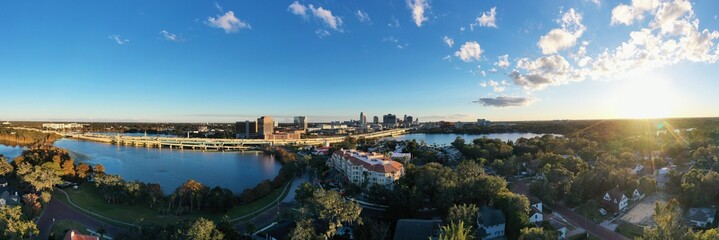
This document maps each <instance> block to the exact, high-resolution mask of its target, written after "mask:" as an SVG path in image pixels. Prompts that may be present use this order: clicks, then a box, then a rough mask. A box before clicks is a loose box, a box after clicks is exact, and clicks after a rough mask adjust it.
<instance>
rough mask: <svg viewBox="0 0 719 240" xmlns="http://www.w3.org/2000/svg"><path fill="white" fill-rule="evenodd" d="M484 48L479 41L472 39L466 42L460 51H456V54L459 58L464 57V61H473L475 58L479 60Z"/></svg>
mask: <svg viewBox="0 0 719 240" xmlns="http://www.w3.org/2000/svg"><path fill="white" fill-rule="evenodd" d="M482 52H484V51H483V50H482V48H481V47H480V46H479V43H477V42H475V41H470V42H466V43H464V44H463V45H462V46H461V47H460V48H459V51H456V52H455V53H454V56H456V57H459V59H462V61H464V62H471V61H474V60H479V59H480V58H481V57H482Z"/></svg>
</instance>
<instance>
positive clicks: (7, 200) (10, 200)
mask: <svg viewBox="0 0 719 240" xmlns="http://www.w3.org/2000/svg"><path fill="white" fill-rule="evenodd" d="M20 200H21V198H20V194H19V191H18V190H17V189H14V188H10V187H2V188H0V207H5V206H19V205H20Z"/></svg>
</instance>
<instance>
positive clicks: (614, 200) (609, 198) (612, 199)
mask: <svg viewBox="0 0 719 240" xmlns="http://www.w3.org/2000/svg"><path fill="white" fill-rule="evenodd" d="M600 204H601V205H602V207H604V208H606V209H607V210H610V211H612V212H619V211H621V210H624V209H626V208H627V205H629V198H627V195H625V194H624V193H623V192H622V190H620V189H619V187H616V188H613V189H612V190H609V191H608V192H606V193H604V197H602V200H601V201H600Z"/></svg>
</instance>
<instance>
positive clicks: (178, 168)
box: [55, 139, 282, 194]
mask: <svg viewBox="0 0 719 240" xmlns="http://www.w3.org/2000/svg"><path fill="white" fill-rule="evenodd" d="M55 146H58V147H61V148H65V149H67V150H68V151H70V153H71V155H72V157H73V158H75V162H76V163H79V162H85V163H89V164H96V163H100V164H102V165H103V166H105V171H106V172H107V173H110V174H117V175H120V176H122V178H123V179H125V180H128V181H131V180H139V181H141V182H146V183H159V184H160V185H161V186H162V190H163V191H164V192H165V193H170V192H172V191H174V190H175V189H176V188H177V187H179V186H180V185H182V184H183V183H184V182H185V181H187V180H188V179H194V180H196V181H199V182H201V183H202V184H204V185H206V186H209V187H215V186H220V187H224V188H228V189H230V190H232V192H235V193H236V194H239V193H240V192H242V190H244V189H245V188H248V187H254V186H255V185H257V183H259V182H261V181H263V180H265V179H270V180H271V179H273V178H274V177H275V176H277V174H278V173H279V170H280V168H281V167H282V164H281V163H280V162H279V161H277V160H275V159H274V157H272V156H269V155H265V154H262V153H261V152H213V151H207V152H203V151H193V150H170V149H158V148H144V147H132V146H117V145H111V144H105V143H96V142H89V141H81V140H72V139H61V140H58V141H57V142H55Z"/></svg>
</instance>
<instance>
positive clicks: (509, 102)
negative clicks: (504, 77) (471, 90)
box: [472, 96, 537, 108]
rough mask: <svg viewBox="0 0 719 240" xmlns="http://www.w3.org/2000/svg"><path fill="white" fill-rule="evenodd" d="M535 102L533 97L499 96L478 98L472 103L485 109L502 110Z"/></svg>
mask: <svg viewBox="0 0 719 240" xmlns="http://www.w3.org/2000/svg"><path fill="white" fill-rule="evenodd" d="M536 101H537V99H536V98H533V97H516V96H499V97H494V98H479V100H475V101H472V102H474V103H479V104H482V105H483V106H486V107H499V108H502V107H521V106H527V105H530V104H532V103H534V102H536Z"/></svg>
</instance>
